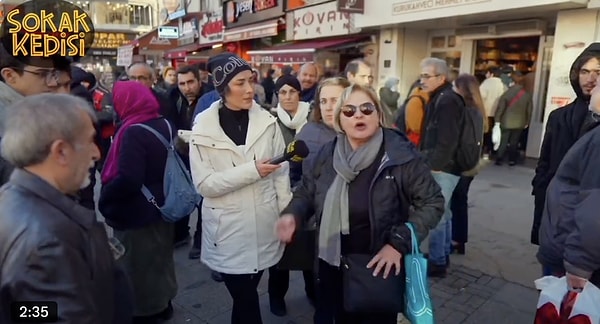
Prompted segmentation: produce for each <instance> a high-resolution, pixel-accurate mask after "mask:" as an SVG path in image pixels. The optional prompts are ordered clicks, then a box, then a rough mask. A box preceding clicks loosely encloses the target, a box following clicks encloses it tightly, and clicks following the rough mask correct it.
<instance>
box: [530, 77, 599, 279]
mask: <svg viewBox="0 0 600 324" xmlns="http://www.w3.org/2000/svg"><path fill="white" fill-rule="evenodd" d="M589 109H590V114H589V115H590V116H591V122H590V123H589V124H588V125H586V130H587V133H585V134H584V135H583V136H582V137H581V139H579V140H578V141H577V142H576V143H575V144H573V146H572V147H571V149H570V150H569V151H568V152H567V153H566V155H565V156H564V159H563V160H562V162H561V163H560V166H559V167H558V170H557V171H556V174H555V176H554V178H553V179H552V180H551V181H550V184H549V185H548V191H547V193H546V195H547V196H546V204H545V208H544V216H543V217H542V223H541V226H540V248H539V250H538V253H537V258H538V260H539V261H540V263H542V265H543V266H544V272H546V273H545V274H547V275H554V276H557V277H560V276H563V275H565V274H566V276H567V283H568V285H569V287H571V288H575V289H582V288H583V287H584V286H585V283H586V281H588V280H589V281H591V283H592V284H594V285H596V286H598V285H600V241H598V235H599V234H600V222H598V200H599V199H600V171H599V170H598V166H597V163H598V161H599V160H600V149H599V145H598V143H600V127H596V126H598V125H599V124H600V84H596V87H594V90H593V91H592V93H591V99H590V106H589ZM584 124H585V122H584Z"/></svg>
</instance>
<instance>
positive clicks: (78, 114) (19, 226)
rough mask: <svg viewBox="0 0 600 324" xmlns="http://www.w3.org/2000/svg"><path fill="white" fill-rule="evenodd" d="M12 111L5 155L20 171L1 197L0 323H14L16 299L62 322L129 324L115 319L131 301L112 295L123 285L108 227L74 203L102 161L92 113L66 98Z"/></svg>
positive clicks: (35, 101)
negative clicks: (42, 306) (45, 307)
mask: <svg viewBox="0 0 600 324" xmlns="http://www.w3.org/2000/svg"><path fill="white" fill-rule="evenodd" d="M10 110H11V113H10V114H9V116H10V117H9V118H8V120H7V121H6V125H5V132H4V137H3V139H2V155H3V157H4V158H5V159H6V160H7V161H8V162H10V163H11V164H12V165H14V166H15V168H16V169H15V171H14V173H13V174H12V176H11V178H10V181H9V182H8V183H7V184H6V186H5V187H4V188H3V190H2V191H1V192H0V273H2V276H1V277H0V322H1V323H11V322H12V321H11V320H10V316H11V309H12V310H13V312H14V311H15V310H16V309H14V308H11V307H12V306H11V305H13V306H14V304H13V303H14V302H22V301H32V300H33V301H36V300H38V301H52V302H56V303H57V306H58V307H57V308H56V311H57V312H58V314H57V315H58V317H57V320H60V321H62V322H65V323H98V324H100V323H126V322H129V323H131V317H130V316H126V317H128V318H116V315H115V314H119V313H120V312H121V311H122V310H123V309H122V307H125V308H128V307H131V304H130V303H129V304H128V301H130V300H118V299H119V297H123V296H125V295H126V294H116V293H115V291H116V289H121V288H122V286H120V285H119V283H117V279H116V277H115V262H114V260H113V254H112V252H111V249H110V247H109V244H108V242H107V238H106V231H105V229H104V226H103V225H102V224H100V223H99V222H98V221H97V220H96V214H95V213H94V212H93V211H91V210H88V209H86V208H84V207H82V206H80V205H78V204H77V203H76V202H75V201H74V200H73V199H72V198H71V196H72V195H74V194H75V193H76V192H77V191H78V190H79V189H80V188H83V187H86V186H87V185H88V183H89V178H88V169H89V167H90V166H91V165H93V164H94V162H95V161H97V160H98V159H99V158H100V152H99V151H98V148H97V146H96V144H95V143H94V134H95V132H96V131H95V129H94V121H95V115H94V113H93V111H92V110H91V109H90V108H89V106H88V105H87V104H86V102H85V101H83V100H81V99H79V98H76V97H73V96H70V95H64V94H42V95H35V96H30V97H27V98H25V99H23V100H22V101H19V102H18V103H16V104H15V105H13V106H11V108H10ZM39 152H46V153H45V156H40V155H39ZM129 296H130V295H129ZM50 309H51V308H50ZM50 309H49V310H50ZM13 316H18V314H13Z"/></svg>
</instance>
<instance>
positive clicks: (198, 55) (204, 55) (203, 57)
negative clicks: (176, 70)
mask: <svg viewBox="0 0 600 324" xmlns="http://www.w3.org/2000/svg"><path fill="white" fill-rule="evenodd" d="M224 51H225V48H223V47H222V46H221V47H217V48H210V49H207V50H204V51H200V52H194V53H192V54H189V55H188V56H187V58H186V59H187V60H188V61H198V62H207V61H208V60H209V59H210V58H211V57H213V56H215V55H218V54H221V53H223V52H224Z"/></svg>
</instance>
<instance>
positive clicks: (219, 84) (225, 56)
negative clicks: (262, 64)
mask: <svg viewBox="0 0 600 324" xmlns="http://www.w3.org/2000/svg"><path fill="white" fill-rule="evenodd" d="M207 68H208V71H209V72H210V73H211V75H212V79H213V84H214V85H215V89H216V90H217V92H219V94H220V95H221V96H223V94H224V92H225V87H226V86H227V84H229V81H231V79H233V77H235V76H236V75H238V74H239V73H240V72H243V71H252V68H251V67H250V65H249V64H248V62H246V61H244V60H243V59H241V58H239V57H238V56H237V55H235V54H233V53H230V52H225V53H221V54H219V55H216V56H213V57H211V58H210V59H209V60H208V64H207Z"/></svg>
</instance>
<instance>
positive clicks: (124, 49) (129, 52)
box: [117, 45, 133, 66]
mask: <svg viewBox="0 0 600 324" xmlns="http://www.w3.org/2000/svg"><path fill="white" fill-rule="evenodd" d="M132 62H133V46H131V45H125V46H121V47H119V48H118V49H117V66H130V65H131V63H132Z"/></svg>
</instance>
